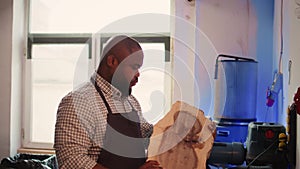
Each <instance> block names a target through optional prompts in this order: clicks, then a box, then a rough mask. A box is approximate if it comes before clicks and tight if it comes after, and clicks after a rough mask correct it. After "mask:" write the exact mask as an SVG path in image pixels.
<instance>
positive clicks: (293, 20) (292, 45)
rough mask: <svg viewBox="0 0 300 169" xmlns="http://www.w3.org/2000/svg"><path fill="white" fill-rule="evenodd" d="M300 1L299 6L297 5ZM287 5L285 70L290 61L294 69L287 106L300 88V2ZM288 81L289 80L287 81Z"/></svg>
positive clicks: (299, 161)
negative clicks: (297, 10)
mask: <svg viewBox="0 0 300 169" xmlns="http://www.w3.org/2000/svg"><path fill="white" fill-rule="evenodd" d="M296 1H298V3H299V4H298V5H297V4H296ZM286 2H287V3H285V8H284V10H285V14H284V20H285V22H284V29H285V30H284V35H285V36H286V40H285V43H286V45H285V51H286V53H285V55H284V57H285V60H284V66H285V67H286V68H285V70H286V71H287V69H288V66H287V64H288V61H289V60H291V61H292V68H291V79H290V80H291V81H290V84H287V85H286V86H287V88H288V99H286V100H287V104H291V103H293V97H294V94H295V93H296V91H297V88H298V87H300V76H299V72H300V66H299V65H300V48H299V44H300V16H299V17H298V16H296V8H298V9H300V1H299V0H290V1H286ZM286 81H288V79H287V80H286ZM297 130H298V131H297V140H300V134H299V131H300V117H299V115H298V119H297ZM296 153H297V155H296V156H297V165H296V166H298V168H299V166H300V142H299V141H297V150H296ZM296 168H297V167H296Z"/></svg>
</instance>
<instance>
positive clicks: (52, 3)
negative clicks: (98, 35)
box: [30, 0, 170, 33]
mask: <svg viewBox="0 0 300 169" xmlns="http://www.w3.org/2000/svg"><path fill="white" fill-rule="evenodd" d="M30 3H31V6H30V32H31V33H68V32H72V33H78V32H79V33H95V32H98V31H99V30H101V28H103V27H104V26H107V25H109V24H111V23H112V22H115V21H117V20H119V19H121V18H124V17H128V16H133V15H136V14H145V13H159V14H166V15H169V14H170V1H169V0H151V1H150V0H126V1H124V0H114V1H103V0H84V1H74V0H63V1H62V0H31V1H30ZM157 27H161V28H160V29H161V30H158V32H169V23H165V24H158V25H156V26H155V28H157ZM139 31H142V30H139Z"/></svg>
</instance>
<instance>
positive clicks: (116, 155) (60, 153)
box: [54, 35, 161, 169]
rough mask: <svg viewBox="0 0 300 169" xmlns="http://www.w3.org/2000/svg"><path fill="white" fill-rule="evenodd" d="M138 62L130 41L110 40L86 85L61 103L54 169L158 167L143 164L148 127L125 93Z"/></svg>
mask: <svg viewBox="0 0 300 169" xmlns="http://www.w3.org/2000/svg"><path fill="white" fill-rule="evenodd" d="M143 58H144V56H143V52H142V49H141V46H140V45H139V43H138V42H137V41H136V40H135V39H133V38H131V37H128V36H124V35H120V36H115V37H113V38H111V39H110V40H109V41H108V42H107V45H106V46H105V47H104V49H103V52H102V60H101V62H100V64H99V67H98V69H97V71H96V72H95V73H94V74H93V76H92V77H91V82H88V83H86V84H84V85H83V86H82V87H80V88H79V89H77V90H75V91H73V92H71V93H69V94H68V95H67V96H65V97H64V98H63V99H62V101H61V103H60V105H59V108H58V111H57V121H56V125H55V144H54V148H55V151H56V155H57V160H58V165H59V168H60V169H71V168H73V169H75V168H76V169H81V168H84V169H105V168H111V169H118V168H120V169H126V168H128V169H135V168H136V169H138V168H139V169H145V168H149V169H152V168H161V167H160V166H159V164H158V162H157V161H146V158H147V154H146V149H147V146H148V144H147V141H148V139H149V137H150V136H151V134H152V130H153V126H152V125H151V124H149V123H147V122H146V121H145V120H144V118H143V117H142V114H141V107H140V105H139V102H138V101H137V100H136V98H135V97H134V96H132V95H131V90H132V87H133V86H134V85H135V84H136V83H137V82H138V77H139V71H138V70H139V68H140V67H141V66H142V64H143Z"/></svg>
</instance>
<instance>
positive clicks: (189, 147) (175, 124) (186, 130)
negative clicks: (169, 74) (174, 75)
mask: <svg viewBox="0 0 300 169" xmlns="http://www.w3.org/2000/svg"><path fill="white" fill-rule="evenodd" d="M214 132H215V124H214V123H213V122H212V121H210V120H209V119H207V118H206V117H205V115H204V113H203V111H201V110H199V109H197V108H195V107H193V106H191V105H189V104H187V103H184V102H180V101H178V102H176V103H175V104H173V105H172V108H171V110H170V111H169V112H168V113H167V114H166V116H165V117H164V118H163V119H161V120H160V121H159V122H158V123H157V124H155V125H154V131H153V135H152V136H151V138H150V145H149V149H148V155H149V159H153V160H157V161H158V162H159V163H160V164H161V166H162V167H163V168H164V169H183V168H185V169H205V168H206V160H207V158H208V157H209V154H210V150H211V148H212V145H213V142H214V135H215V133H214Z"/></svg>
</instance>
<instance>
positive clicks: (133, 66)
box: [97, 35, 144, 95]
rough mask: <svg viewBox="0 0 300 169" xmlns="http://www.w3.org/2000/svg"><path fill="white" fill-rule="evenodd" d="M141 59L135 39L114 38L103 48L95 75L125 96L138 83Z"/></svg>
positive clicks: (140, 51) (142, 56)
mask: <svg viewBox="0 0 300 169" xmlns="http://www.w3.org/2000/svg"><path fill="white" fill-rule="evenodd" d="M143 59H144V55H143V51H142V48H141V46H140V44H139V43H138V42H137V41H136V40H135V39H133V38H131V37H128V36H125V35H119V36H114V37H112V38H110V39H109V40H108V42H107V44H106V45H105V47H104V48H103V52H102V60H101V62H100V64H99V67H98V70H97V73H98V74H99V75H100V76H102V77H103V78H104V79H105V80H106V81H108V82H109V83H111V84H112V85H113V86H115V87H117V88H118V89H119V90H120V91H121V92H122V93H124V94H125V95H127V94H128V91H130V90H131V87H132V86H134V85H135V84H136V83H137V81H138V77H139V68H140V67H141V66H142V64H143ZM129 93H130V92H129Z"/></svg>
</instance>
